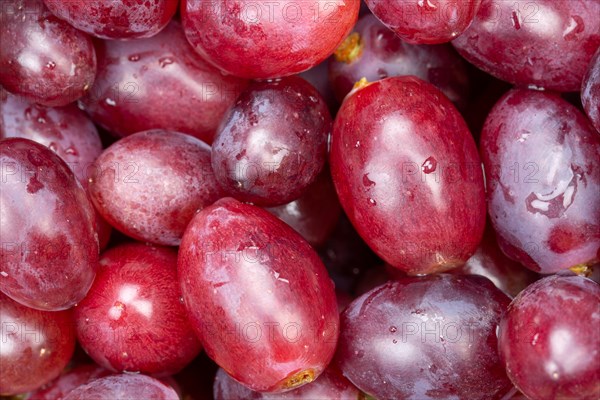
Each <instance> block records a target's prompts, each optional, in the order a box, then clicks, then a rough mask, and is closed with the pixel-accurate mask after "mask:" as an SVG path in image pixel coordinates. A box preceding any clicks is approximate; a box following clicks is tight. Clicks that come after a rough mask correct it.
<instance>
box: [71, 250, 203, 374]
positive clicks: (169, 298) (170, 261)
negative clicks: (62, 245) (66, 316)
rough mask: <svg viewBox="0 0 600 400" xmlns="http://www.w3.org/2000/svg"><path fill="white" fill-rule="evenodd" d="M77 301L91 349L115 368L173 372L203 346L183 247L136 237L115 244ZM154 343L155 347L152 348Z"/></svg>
mask: <svg viewBox="0 0 600 400" xmlns="http://www.w3.org/2000/svg"><path fill="white" fill-rule="evenodd" d="M100 265H101V266H102V267H101V268H100V270H99V271H98V276H97V277H96V280H95V281H94V285H93V286H92V288H91V289H90V292H89V293H88V295H87V296H86V298H85V299H84V300H83V301H82V302H81V303H79V304H78V305H77V307H75V322H76V323H77V337H78V339H79V342H80V343H81V345H82V347H83V348H84V349H85V351H86V352H87V353H88V354H89V355H90V356H91V357H92V358H93V359H94V360H95V361H96V362H97V363H98V364H99V365H101V366H103V367H104V368H107V369H109V370H112V371H119V372H121V371H131V372H142V373H146V374H152V375H155V376H156V375H160V376H165V375H170V374H173V373H176V372H177V371H179V370H180V369H182V368H183V367H184V366H185V365H186V364H187V363H189V362H190V361H191V360H192V359H193V358H194V357H195V356H196V355H197V354H198V352H199V351H200V344H199V342H198V340H197V339H196V336H195V334H194V331H193V330H192V327H191V326H190V323H189V322H188V319H187V314H186V311H185V308H184V306H183V304H182V300H181V293H180V289H179V285H178V281H177V253H176V252H175V251H174V250H172V249H169V248H161V247H151V246H147V245H144V244H141V243H130V244H125V245H120V246H117V247H113V248H111V249H110V250H108V251H107V252H105V253H104V254H102V257H101V258H100ZM148 349H152V351H148Z"/></svg>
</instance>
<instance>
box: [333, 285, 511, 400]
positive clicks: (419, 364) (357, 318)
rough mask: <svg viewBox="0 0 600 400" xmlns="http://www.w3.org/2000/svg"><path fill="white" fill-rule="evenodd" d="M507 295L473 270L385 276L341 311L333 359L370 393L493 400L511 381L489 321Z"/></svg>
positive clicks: (500, 310)
mask: <svg viewBox="0 0 600 400" xmlns="http://www.w3.org/2000/svg"><path fill="white" fill-rule="evenodd" d="M509 302H510V300H509V298H508V297H507V296H506V295H505V294H503V293H502V292H501V291H500V290H498V289H497V288H496V287H494V285H493V284H492V282H490V281H489V280H488V279H486V278H484V277H480V276H474V275H471V276H462V277H461V276H455V275H447V274H437V275H431V276H428V277H412V278H402V279H399V280H396V281H391V282H388V283H386V284H385V285H382V286H379V287H378V288H375V289H373V290H371V291H370V292H368V293H365V294H364V295H362V296H361V297H359V298H358V299H356V300H354V302H353V303H352V304H350V306H348V308H347V309H346V311H344V313H343V314H342V317H341V333H340V340H339V346H338V352H337V354H336V360H337V362H338V363H339V365H340V368H341V369H342V371H343V373H344V376H346V377H347V378H348V379H349V380H350V381H351V382H352V383H353V384H355V385H356V386H357V387H358V388H359V389H360V390H362V391H363V392H365V393H367V394H369V395H371V396H374V397H375V398H377V399H382V400H383V399H497V398H500V397H502V395H504V394H505V393H507V392H508V391H509V390H510V388H511V386H512V385H511V384H510V381H509V380H508V378H507V376H506V373H505V371H504V368H503V365H502V364H501V362H500V358H499V356H498V350H497V340H496V328H497V326H498V323H499V322H500V317H501V315H502V313H503V312H504V311H505V310H506V308H507V307H508V304H509Z"/></svg>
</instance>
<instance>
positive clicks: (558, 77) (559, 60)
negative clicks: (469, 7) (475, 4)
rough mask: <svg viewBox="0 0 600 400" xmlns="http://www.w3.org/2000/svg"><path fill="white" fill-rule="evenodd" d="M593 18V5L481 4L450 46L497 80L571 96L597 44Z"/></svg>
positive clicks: (597, 23)
mask: <svg viewBox="0 0 600 400" xmlns="http://www.w3.org/2000/svg"><path fill="white" fill-rule="evenodd" d="M598 15H600V2H598V1H588V0H538V1H535V2H532V1H527V0H516V1H494V0H483V1H482V4H481V8H480V10H479V13H478V14H477V17H476V18H475V21H474V22H473V23H472V24H471V26H470V27H469V28H468V29H467V30H466V31H465V32H464V34H462V35H461V36H459V37H458V38H457V39H455V40H454V41H453V44H454V46H455V47H456V49H457V50H458V52H459V53H460V54H461V55H462V56H464V57H465V58H466V59H467V60H468V61H469V62H471V63H473V64H474V65H475V66H477V67H478V68H481V69H482V70H484V71H485V72H487V73H489V74H491V75H494V76H495V77H497V78H499V79H502V80H505V81H507V82H510V83H513V84H516V85H519V86H524V87H528V86H529V87H534V88H535V87H537V88H545V89H548V90H557V91H562V92H569V91H571V92H575V91H579V90H580V88H581V81H582V79H583V75H584V74H585V72H586V70H587V66H588V64H589V62H590V60H591V58H592V56H593V54H594V52H595V51H596V49H597V48H598V46H599V45H600V18H598Z"/></svg>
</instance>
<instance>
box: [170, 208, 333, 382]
mask: <svg viewBox="0 0 600 400" xmlns="http://www.w3.org/2000/svg"><path fill="white" fill-rule="evenodd" d="M178 273H179V281H180V284H181V287H182V292H183V298H184V300H185V305H186V307H187V310H188V313H189V316H190V320H191V322H192V326H193V327H194V328H195V330H196V333H197V334H198V337H199V338H200V340H201V342H202V345H203V347H204V348H205V350H206V353H207V354H208V355H209V356H210V357H211V358H212V359H213V360H215V362H216V363H217V364H219V366H221V367H222V368H223V369H225V370H226V371H228V373H229V374H231V376H233V377H234V378H235V379H236V380H238V381H239V382H241V383H243V384H244V385H246V386H248V387H249V388H251V389H253V390H256V391H264V392H280V391H284V390H288V389H293V388H296V387H299V386H301V385H304V384H306V383H310V382H312V381H313V380H315V379H316V378H317V377H318V376H319V375H320V374H321V372H322V371H323V370H324V369H325V367H326V366H327V364H328V363H329V361H330V360H331V357H332V356H333V352H334V350H335V346H336V342H337V335H338V331H337V330H338V320H339V317H338V311H337V304H336V297H335V292H334V288H333V283H332V281H331V279H330V278H329V276H328V275H327V271H326V270H325V267H324V266H323V264H322V263H321V260H319V257H318V256H317V254H316V253H315V252H314V250H313V249H312V248H311V247H310V245H309V244H308V243H307V242H305V241H304V239H302V238H301V237H300V235H299V234H297V233H296V232H295V231H294V230H293V229H292V228H290V227H289V226H287V225H286V224H285V223H283V222H282V221H280V220H279V219H277V218H276V217H274V216H273V215H271V214H269V213H268V212H267V211H265V210H262V209H260V208H258V207H255V206H252V205H248V204H243V203H240V202H238V201H237V200H234V199H232V198H225V199H221V200H219V201H217V202H216V203H215V204H214V205H212V206H209V207H207V208H205V209H204V210H202V211H201V212H200V213H198V214H197V215H196V216H195V217H194V219H193V220H192V222H191V223H190V225H189V226H188V228H187V230H186V232H185V235H184V236H183V239H182V241H181V246H180V249H179V260H178ZM309 299H310V301H308V300H309Z"/></svg>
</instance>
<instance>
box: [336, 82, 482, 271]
mask: <svg viewBox="0 0 600 400" xmlns="http://www.w3.org/2000/svg"><path fill="white" fill-rule="evenodd" d="M330 162H331V171H332V176H333V182H334V184H335V187H336V190H337V193H338V196H339V198H340V202H341V204H342V207H343V208H344V210H345V211H346V214H347V215H348V217H349V218H350V221H352V224H353V225H354V227H355V228H356V230H357V231H358V233H359V234H360V235H361V236H362V238H363V239H364V240H365V241H366V242H367V244H368V245H369V246H370V247H371V248H372V249H373V250H374V251H375V253H377V254H378V255H379V256H380V257H381V258H383V259H384V260H385V261H386V262H388V263H389V264H391V265H393V266H394V267H397V268H399V269H401V270H403V271H405V272H408V273H410V274H426V273H433V272H439V271H443V270H447V269H450V268H453V267H456V266H458V265H460V264H462V263H464V262H465V261H466V260H467V259H468V258H469V257H470V256H471V255H472V254H473V253H474V252H475V249H476V248H477V245H478V244H479V242H480V240H481V237H482V235H483V229H484V226H485V197H484V186H483V178H482V171H481V161H480V160H479V156H478V154H477V148H476V146H475V142H474V141H473V137H472V136H471V134H470V133H469V129H468V128H467V126H466V124H465V122H464V120H463V119H462V117H461V116H460V114H459V113H458V111H456V108H454V106H453V105H452V103H451V102H450V101H449V100H448V99H447V98H446V97H445V96H444V95H443V94H442V93H441V92H440V91H439V90H438V89H436V88H435V87H434V86H433V85H431V84H429V83H427V82H424V81H422V80H420V79H417V78H415V77H393V78H387V79H384V80H381V81H377V82H374V83H371V84H368V85H366V86H364V87H362V88H360V89H358V90H356V91H354V92H353V93H351V94H349V95H348V97H346V100H345V101H344V103H343V104H342V107H341V108H340V111H339V112H338V115H337V117H336V120H335V124H334V128H333V135H332V143H331V158H330ZM465 216H468V217H465Z"/></svg>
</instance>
